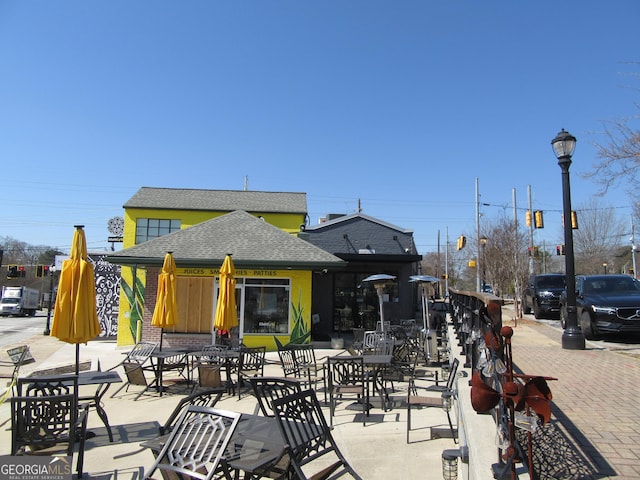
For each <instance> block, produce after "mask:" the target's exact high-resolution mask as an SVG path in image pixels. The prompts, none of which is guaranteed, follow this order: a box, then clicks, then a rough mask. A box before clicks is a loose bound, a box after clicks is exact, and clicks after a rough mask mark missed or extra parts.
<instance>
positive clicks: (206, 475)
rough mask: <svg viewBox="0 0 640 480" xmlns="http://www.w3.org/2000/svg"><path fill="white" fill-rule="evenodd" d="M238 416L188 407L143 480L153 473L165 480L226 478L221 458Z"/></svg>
mask: <svg viewBox="0 0 640 480" xmlns="http://www.w3.org/2000/svg"><path fill="white" fill-rule="evenodd" d="M240 416H241V414H240V413H236V412H229V411H226V410H218V409H215V408H210V407H202V406H198V405H189V406H188V407H187V409H186V410H185V411H184V412H183V413H182V415H181V416H180V418H179V420H178V422H177V423H176V425H175V426H174V428H173V430H172V431H171V434H170V435H169V438H168V439H167V442H166V443H165V444H164V446H163V447H162V450H160V453H159V454H158V456H157V457H156V459H155V461H154V463H153V465H152V466H151V468H150V469H149V470H148V471H147V472H146V474H145V478H152V475H153V473H154V472H155V471H156V470H160V471H161V472H162V476H163V477H164V478H181V479H184V478H193V479H196V480H211V479H213V478H225V476H226V475H225V472H224V467H223V465H222V458H223V455H224V453H225V451H226V449H227V445H228V444H229V441H230V440H231V436H232V435H233V432H234V430H235V429H236V427H237V425H238V422H239V421H240Z"/></svg>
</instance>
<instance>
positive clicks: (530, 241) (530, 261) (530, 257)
mask: <svg viewBox="0 0 640 480" xmlns="http://www.w3.org/2000/svg"><path fill="white" fill-rule="evenodd" d="M527 194H528V196H529V213H530V215H531V221H530V222H529V248H530V250H529V252H530V253H531V255H530V256H529V275H533V274H534V273H535V266H534V264H535V262H534V258H533V204H532V203H531V185H528V186H527Z"/></svg>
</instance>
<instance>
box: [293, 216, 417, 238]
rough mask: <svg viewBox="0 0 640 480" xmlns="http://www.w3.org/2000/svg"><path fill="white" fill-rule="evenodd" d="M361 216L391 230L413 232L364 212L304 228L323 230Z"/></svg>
mask: <svg viewBox="0 0 640 480" xmlns="http://www.w3.org/2000/svg"><path fill="white" fill-rule="evenodd" d="M359 218H362V219H363V220H368V221H370V222H372V223H377V224H378V225H382V226H385V227H387V228H391V229H393V230H397V231H398V232H401V233H413V230H411V229H408V228H402V227H398V226H397V225H393V224H392V223H388V222H384V221H382V220H380V219H379V218H375V217H371V216H369V215H365V214H364V213H352V214H350V215H341V216H340V217H336V218H334V219H332V220H329V221H327V222H324V223H318V224H316V225H309V226H307V227H306V229H305V230H323V229H326V228H329V227H331V226H333V225H339V224H341V223H345V222H350V221H351V220H354V219H359Z"/></svg>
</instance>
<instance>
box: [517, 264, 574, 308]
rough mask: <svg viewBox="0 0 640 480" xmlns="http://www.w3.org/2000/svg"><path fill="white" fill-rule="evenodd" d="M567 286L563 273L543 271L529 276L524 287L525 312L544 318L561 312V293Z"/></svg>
mask: <svg viewBox="0 0 640 480" xmlns="http://www.w3.org/2000/svg"><path fill="white" fill-rule="evenodd" d="M564 288H565V276H564V274H562V273H542V274H540V275H531V276H529V281H528V283H527V286H526V287H525V289H524V296H523V308H524V313H531V311H532V310H533V315H534V316H535V317H536V318H543V317H548V316H552V315H558V314H559V313H560V295H562V292H563V291H564Z"/></svg>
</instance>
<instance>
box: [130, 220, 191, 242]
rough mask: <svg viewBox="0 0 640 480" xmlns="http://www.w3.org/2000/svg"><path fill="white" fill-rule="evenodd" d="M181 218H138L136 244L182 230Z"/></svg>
mask: <svg viewBox="0 0 640 480" xmlns="http://www.w3.org/2000/svg"><path fill="white" fill-rule="evenodd" d="M180 224H181V222H180V220H175V219H165V218H138V219H137V220H136V245H138V244H140V243H143V242H146V241H147V240H151V239H152V238H157V237H161V236H163V235H166V234H168V233H171V232H175V231H178V230H180Z"/></svg>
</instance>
